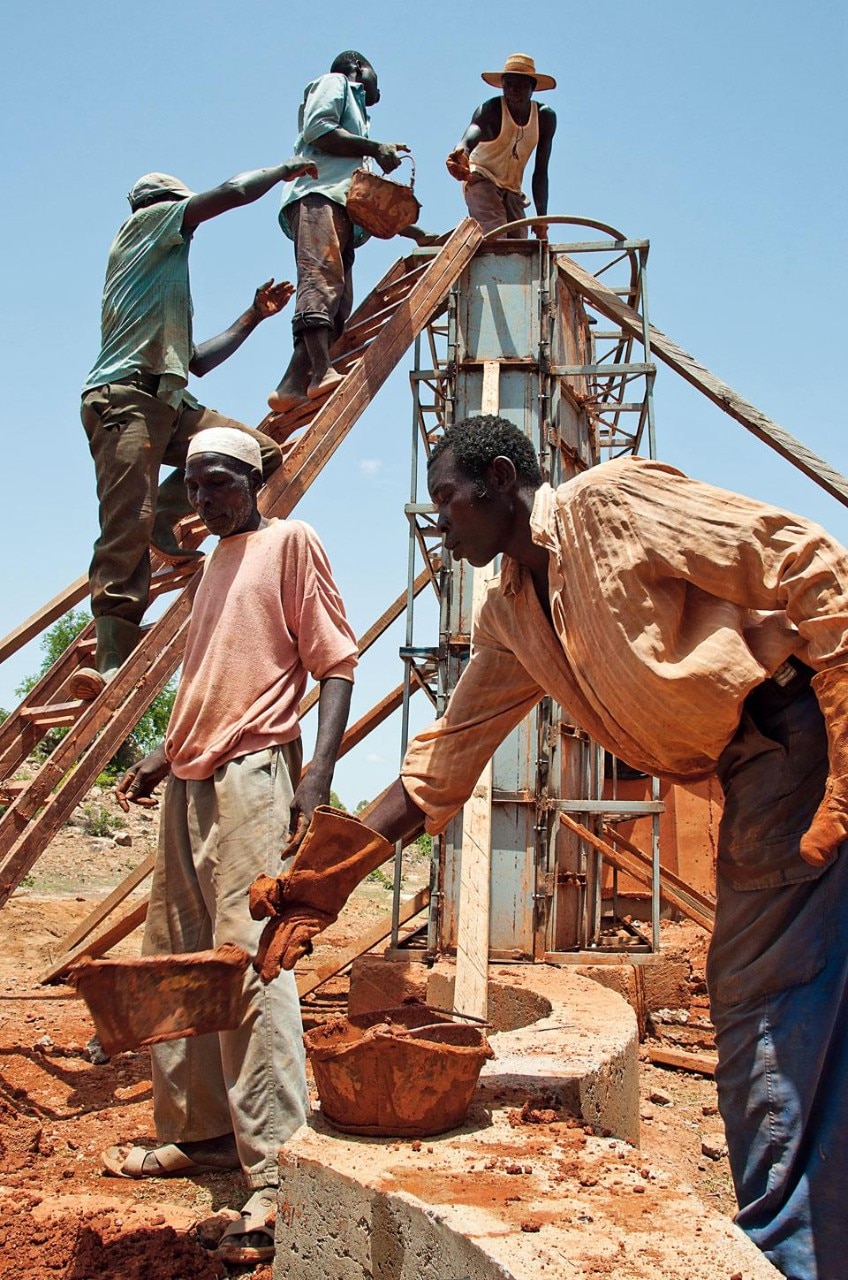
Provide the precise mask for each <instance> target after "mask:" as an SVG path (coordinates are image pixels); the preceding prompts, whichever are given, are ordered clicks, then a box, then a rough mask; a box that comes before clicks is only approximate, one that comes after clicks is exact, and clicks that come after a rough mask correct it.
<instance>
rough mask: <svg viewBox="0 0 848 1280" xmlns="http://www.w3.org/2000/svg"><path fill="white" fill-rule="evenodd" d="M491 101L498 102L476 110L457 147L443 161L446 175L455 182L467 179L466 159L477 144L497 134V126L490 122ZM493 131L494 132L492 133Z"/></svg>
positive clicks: (484, 105)
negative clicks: (445, 166)
mask: <svg viewBox="0 0 848 1280" xmlns="http://www.w3.org/2000/svg"><path fill="white" fill-rule="evenodd" d="M493 101H494V102H499V101H500V100H499V99H498V98H495V99H490V100H489V101H488V102H484V103H482V104H481V105H480V106H479V107H478V108H477V110H476V111H475V112H474V115H473V116H472V117H471V123H470V124H469V126H468V128H467V129H466V130H465V133H464V134H463V135H462V137H461V138H460V140H459V143H458V145H457V146H455V147H454V149H453V151H451V153H450V155H449V156H448V158H447V160H445V164H446V165H447V170H448V173H449V174H450V176H451V177H452V178H456V180H457V182H465V181H466V180H467V178H468V177H469V175H470V173H471V167H470V165H469V163H468V157H469V156H470V155H471V152H472V151H473V150H474V148H475V147H476V146H477V143H478V142H483V141H491V139H492V138H494V137H495V136H496V134H497V130H498V128H499V125H495V124H494V123H493V120H492V110H491V107H492V102H493ZM493 129H494V132H493V131H492V130H493Z"/></svg>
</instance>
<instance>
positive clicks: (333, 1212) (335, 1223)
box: [274, 961, 778, 1280]
mask: <svg viewBox="0 0 848 1280" xmlns="http://www.w3.org/2000/svg"><path fill="white" fill-rule="evenodd" d="M376 963H382V964H384V966H385V961H377V962H376ZM392 967H394V966H392ZM413 976H414V977H415V982H414V983H413V986H415V987H417V988H418V990H419V991H420V986H421V984H420V979H421V976H422V971H421V966H418V969H417V972H416V973H415V974H414V975H413ZM452 980H453V975H452V966H450V965H447V964H440V965H439V966H437V968H436V970H435V971H431V972H430V974H429V977H428V980H427V991H426V994H427V999H428V1001H429V1002H430V1003H431V1004H433V1005H441V1006H443V1007H446V1008H447V1007H449V1004H450V995H451V985H452ZM369 983H370V985H371V986H372V987H373V986H374V981H372V979H370V978H369ZM377 987H378V989H379V983H377ZM392 987H393V991H394V992H395V993H396V994H400V993H401V992H402V986H401V985H399V984H398V983H397V981H396V975H395V977H393V978H392ZM490 997H491V998H490V1008H491V1017H492V1021H493V1023H494V1026H495V1029H494V1030H493V1031H492V1032H491V1033H490V1039H491V1043H492V1047H493V1048H494V1050H495V1052H496V1054H497V1055H498V1056H497V1058H496V1060H495V1061H494V1062H489V1063H487V1064H486V1065H485V1067H484V1072H483V1075H482V1076H481V1080H480V1085H479V1087H478V1090H477V1093H476V1094H475V1098H474V1101H473V1103H472V1106H471V1110H470V1112H469V1116H468V1120H467V1121H466V1123H465V1124H464V1125H463V1126H462V1128H461V1129H457V1130H454V1131H453V1132H451V1133H447V1134H443V1135H440V1136H438V1137H434V1138H429V1139H423V1140H421V1141H409V1140H397V1139H379V1138H368V1139H365V1138H355V1137H350V1136H346V1135H344V1134H340V1133H336V1132H334V1131H333V1130H331V1129H330V1128H329V1127H328V1126H326V1125H325V1124H324V1122H323V1121H322V1119H321V1116H320V1113H318V1112H316V1113H315V1114H314V1115H313V1116H312V1118H311V1120H310V1122H309V1124H308V1125H306V1126H304V1127H303V1128H301V1129H300V1130H298V1132H297V1133H296V1134H295V1135H294V1136H293V1137H292V1138H291V1139H290V1141H289V1142H288V1143H286V1145H285V1147H284V1148H283V1149H282V1150H281V1153H280V1160H281V1180H282V1190H281V1201H280V1212H279V1215H278V1220H277V1255H276V1260H275V1263H274V1277H275V1280H283V1278H284V1277H285V1278H286V1280H315V1277H326V1280H495V1278H497V1280H531V1278H532V1280H538V1277H540V1276H542V1277H543V1276H545V1275H549V1276H551V1277H552V1278H553V1277H556V1278H557V1280H559V1278H560V1277H563V1278H564V1280H596V1278H597V1280H600V1277H605V1278H607V1280H608V1277H610V1276H613V1275H614V1276H616V1277H617V1280H637V1278H639V1280H641V1278H642V1277H646V1276H650V1277H651V1278H652V1280H724V1278H725V1277H726V1278H727V1280H730V1278H731V1277H742V1278H743V1280H774V1277H776V1276H777V1275H778V1273H777V1272H776V1271H775V1270H774V1268H773V1267H771V1266H770V1264H769V1263H768V1262H766V1261H765V1259H764V1258H763V1256H762V1255H761V1254H760V1253H759V1251H758V1250H757V1249H756V1248H755V1247H754V1246H753V1245H752V1244H751V1243H750V1242H749V1241H748V1240H747V1239H746V1238H745V1236H743V1235H742V1233H741V1232H740V1231H738V1230H737V1229H736V1228H735V1227H734V1226H733V1224H732V1223H731V1222H729V1221H728V1220H727V1219H726V1218H723V1217H722V1216H720V1215H718V1214H716V1213H713V1212H712V1211H710V1210H709V1209H707V1208H706V1207H705V1206H703V1205H701V1204H700V1203H699V1202H698V1200H697V1199H696V1197H695V1196H694V1194H693V1193H692V1192H691V1191H689V1190H688V1189H687V1188H682V1187H676V1186H673V1185H672V1184H671V1182H670V1179H669V1177H668V1176H667V1175H665V1174H664V1173H663V1172H662V1170H661V1169H659V1168H655V1167H649V1166H647V1165H646V1163H645V1161H644V1158H643V1157H642V1156H640V1153H639V1151H638V1146H637V1145H636V1144H637V1143H638V1089H637V1069H638V1067H637V1060H636V1048H637V1041H636V1025H635V1018H634V1015H633V1012H632V1010H631V1009H630V1008H629V1006H628V1005H627V1004H626V1003H625V1002H624V1001H623V1000H622V999H621V997H620V996H618V995H617V994H616V993H615V992H612V991H608V990H606V989H605V988H603V987H600V986H598V985H597V984H595V983H593V982H591V981H590V980H589V979H587V978H582V977H580V975H578V974H575V973H573V972H572V971H570V970H561V969H555V968H553V967H547V966H540V965H533V966H504V967H496V968H495V969H494V970H493V979H492V982H491V984H490ZM388 1003H393V1001H389V1002H388ZM377 1007H379V1006H377ZM384 1007H385V1005H384ZM498 1028H501V1029H498ZM612 1135H616V1136H612ZM624 1139H627V1140H624Z"/></svg>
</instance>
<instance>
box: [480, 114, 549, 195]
mask: <svg viewBox="0 0 848 1280" xmlns="http://www.w3.org/2000/svg"><path fill="white" fill-rule="evenodd" d="M538 141H539V104H538V102H531V103H530V119H529V120H528V121H527V123H526V124H525V125H520V124H516V123H515V121H514V120H513V118H512V116H511V115H510V114H509V109H508V107H507V105H506V99H505V98H501V131H500V133H499V134H498V136H497V137H496V138H493V139H492V141H491V142H478V143H477V146H476V147H475V148H474V150H473V151H472V152H471V155H470V156H469V160H470V162H471V172H472V173H480V174H482V175H483V177H484V178H489V179H490V180H491V181H492V182H494V184H495V186H498V187H503V188H504V189H505V190H506V191H519V192H520V191H521V179H522V178H523V176H524V167H525V165H526V164H527V161H528V160H529V159H530V156H531V155H532V154H533V151H534V150H535V149H536V144H537V142H538Z"/></svg>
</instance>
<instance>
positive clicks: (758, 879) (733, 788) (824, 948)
mask: <svg viewBox="0 0 848 1280" xmlns="http://www.w3.org/2000/svg"><path fill="white" fill-rule="evenodd" d="M722 765H723V766H724V768H723V776H722V783H723V786H724V787H725V791H726V796H727V803H726V807H725V818H724V820H723V822H722V829H721V832H720V853H719V890H718V903H717V908H716V927H715V931H714V934H713V940H712V944H711V947H710V957H709V964H708V970H707V977H708V982H709V988H710V1000H711V1007H712V1016H713V1021H714V1023H715V1026H716V1036H717V1043H718V1052H719V1064H718V1069H717V1071H716V1084H717V1086H718V1094H719V1106H720V1109H721V1113H722V1117H723V1119H724V1123H725V1128H726V1132H727V1142H728V1150H729V1155H730V1164H731V1170H732V1173H733V1179H734V1185H735V1188H736V1195H737V1199H738V1202H739V1214H738V1217H737V1221H738V1223H739V1226H740V1227H742V1229H743V1230H744V1231H745V1232H746V1233H747V1234H748V1235H749V1236H750V1237H751V1239H752V1240H753V1241H754V1242H755V1244H757V1245H758V1246H759V1248H760V1249H762V1251H763V1253H764V1254H765V1255H766V1257H767V1258H768V1259H769V1260H770V1261H771V1262H772V1263H773V1264H774V1265H775V1266H776V1267H777V1268H778V1269H779V1270H780V1271H781V1272H782V1273H783V1274H784V1275H785V1276H787V1277H791V1278H792V1280H839V1278H840V1277H841V1276H843V1275H844V1274H845V1259H844V1256H843V1255H844V1252H845V1247H844V1238H845V1229H844V1221H845V1216H844V1215H845V1207H844V1206H845V1195H846V1192H848V1038H846V1036H845V1032H844V1027H845V1025H846V1022H848V913H846V912H845V909H844V903H845V901H846V897H848V846H843V848H842V850H841V852H840V855H839V857H838V858H837V860H836V862H835V863H834V864H832V865H830V866H829V867H828V868H827V869H825V870H824V871H823V872H822V871H820V870H816V869H813V868H811V867H809V866H807V864H806V863H804V862H803V861H802V860H801V858H800V855H799V854H798V853H797V846H798V842H799V841H800V835H801V834H802V832H803V830H804V829H805V826H806V823H807V822H808V821H809V818H810V817H811V816H812V812H813V811H814V810H815V807H816V805H817V803H818V800H819V798H820V797H821V794H822V790H823V786H824V777H825V775H826V771H827V754H826V740H825V735H824V729H823V724H822V720H821V715H820V713H819V711H818V707H817V705H816V703H815V698H814V696H813V694H812V693H811V692H810V691H807V692H806V693H805V694H804V695H803V696H802V697H799V698H798V699H797V700H796V701H795V702H793V703H792V704H791V705H790V706H788V707H786V708H784V709H782V710H781V711H779V712H777V713H775V714H773V715H771V716H767V717H758V719H757V721H756V722H755V721H754V720H753V719H752V718H751V717H750V716H748V714H747V713H746V714H745V716H743V722H742V725H741V726H740V731H739V733H738V734H737V736H736V738H735V739H734V741H733V743H732V744H731V745H730V747H728V749H727V751H726V752H725V755H724V756H723V757H722ZM770 867H771V868H772V871H771V875H770V871H769V868H770ZM769 878H771V879H773V880H774V883H773V884H765V883H763V882H764V880H767V879H769Z"/></svg>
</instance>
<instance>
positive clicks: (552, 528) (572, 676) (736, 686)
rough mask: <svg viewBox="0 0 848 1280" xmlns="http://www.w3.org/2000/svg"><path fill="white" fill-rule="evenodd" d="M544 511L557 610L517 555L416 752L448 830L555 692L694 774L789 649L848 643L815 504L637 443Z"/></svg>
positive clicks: (608, 744) (847, 559) (623, 748)
mask: <svg viewBox="0 0 848 1280" xmlns="http://www.w3.org/2000/svg"><path fill="white" fill-rule="evenodd" d="M530 526H531V533H532V536H533V539H534V541H535V542H536V543H537V545H540V546H543V547H545V548H546V549H547V551H548V553H549V562H548V599H549V604H550V614H551V620H550V622H549V621H548V619H547V618H546V617H545V615H544V613H543V612H542V609H541V606H540V604H539V602H538V600H537V598H536V593H535V588H534V586H533V583H532V581H531V579H530V575H529V574H526V573H524V572H523V571H522V569H521V567H520V566H519V565H517V564H515V563H514V562H512V561H510V560H509V559H508V558H507V557H504V561H503V565H502V568H501V574H500V579H499V580H498V582H497V584H492V586H491V587H490V590H489V594H488V595H487V597H486V600H485V602H484V605H483V609H482V610H481V613H480V618H479V620H478V626H479V625H480V624H481V623H483V624H484V625H483V630H482V631H481V633H480V635H479V639H477V633H476V632H475V640H476V641H477V644H478V645H479V648H478V649H477V650H476V651H475V656H474V657H473V658H472V660H471V662H470V663H469V667H468V671H467V672H466V673H465V674H464V675H463V677H462V680H461V681H460V682H459V684H458V685H457V688H456V690H455V692H454V695H453V699H452V700H451V703H450V705H449V707H448V711H447V713H446V715H445V716H444V717H443V719H442V720H440V721H438V722H437V723H436V724H435V725H433V726H432V727H431V729H429V730H427V731H425V733H423V734H420V735H419V736H418V738H416V739H415V741H414V742H413V743H412V744H410V750H409V753H408V754H407V758H406V761H405V762H404V767H403V774H404V786H405V787H406V790H407V791H408V792H409V794H410V795H411V796H412V797H413V799H415V800H416V802H417V803H419V804H420V806H421V808H422V809H423V810H424V811H425V813H426V814H427V815H428V821H429V822H430V823H431V826H432V829H433V830H438V829H439V828H440V826H441V825H444V822H445V821H447V819H448V818H449V817H450V816H451V813H452V812H453V811H454V810H455V809H456V808H458V807H459V805H461V804H462V803H463V802H464V800H465V799H466V798H467V796H468V795H469V794H470V792H471V790H472V789H473V787H474V784H475V783H476V781H477V777H478V775H479V772H480V769H481V768H482V765H483V764H484V763H485V761H486V759H487V758H488V755H489V754H491V751H492V750H493V749H494V747H495V746H497V744H498V743H499V742H500V741H501V739H502V738H503V737H504V736H505V735H506V733H507V732H508V731H509V730H510V729H511V728H512V727H513V725H514V724H516V723H518V721H519V720H520V719H521V716H522V714H523V713H524V712H523V711H522V710H521V709H520V708H521V707H522V706H524V709H525V710H526V709H528V708H529V706H531V705H532V702H533V701H535V700H536V699H537V698H538V697H539V696H540V694H541V692H544V693H547V694H550V695H551V697H552V698H553V699H554V700H555V702H557V703H559V705H560V706H561V707H562V708H563V709H564V711H565V714H566V715H567V716H568V718H569V719H570V720H572V721H573V722H574V723H575V724H577V725H579V726H580V727H581V728H582V729H584V730H585V731H586V732H587V733H588V734H590V736H591V737H592V738H594V740H595V741H596V742H598V743H600V744H601V745H602V746H603V747H605V748H606V749H607V750H608V751H611V752H613V753H614V754H615V755H617V756H618V757H619V758H620V759H622V760H624V761H626V762H627V763H628V764H630V765H632V766H633V767H634V768H637V769H644V770H646V771H647V772H649V773H654V774H658V775H659V776H662V777H667V778H670V779H673V780H676V781H684V780H689V779H694V778H700V777H705V776H707V775H708V774H710V773H712V772H713V771H714V769H715V765H716V762H717V760H718V757H719V756H720V754H721V752H722V751H723V750H724V748H725V746H726V745H727V743H728V742H729V741H730V739H731V737H732V736H733V734H734V732H735V730H736V727H737V725H738V723H739V716H740V714H741V708H742V704H743V702H744V700H745V697H746V696H747V694H748V693H749V692H750V691H751V690H752V689H753V688H754V687H755V686H756V685H758V684H760V683H761V682H762V681H763V680H764V679H766V678H767V677H768V676H769V675H771V674H772V673H773V672H774V671H775V670H776V669H777V668H778V667H779V666H780V664H781V663H782V662H784V661H785V660H786V658H787V657H789V656H790V655H795V656H797V657H799V658H801V659H802V660H803V661H805V662H807V663H809V665H810V666H812V667H813V668H815V669H817V670H821V669H823V668H826V667H828V666H832V665H835V664H837V663H841V662H845V661H846V660H848V553H846V551H845V548H844V547H842V546H841V545H840V544H839V543H838V542H837V541H836V540H835V539H834V538H832V537H830V536H829V535H828V534H827V533H826V532H825V530H824V529H822V528H821V526H819V525H817V524H815V523H813V522H812V521H809V520H806V519H804V518H803V517H801V516H796V515H793V514H792V513H790V512H787V511H783V510H781V509H780V508H778V507H773V506H770V505H769V504H768V503H763V502H758V501H756V500H755V499H753V498H746V497H744V496H743V495H741V494H736V493H732V492H730V491H728V490H724V489H719V488H716V487H715V486H713V485H709V484H704V483H703V482H701V481H698V480H692V479H690V478H689V477H687V476H684V475H682V474H681V473H680V472H679V471H676V470H675V469H674V468H673V467H669V466H666V465H665V464H663V463H659V462H653V461H649V460H646V459H641V458H626V459H618V460H615V461H613V462H607V463H603V464H601V465H600V466H597V467H592V468H590V469H589V470H588V471H586V472H584V473H583V474H582V475H580V476H577V477H575V478H574V479H573V480H570V481H567V482H566V483H565V484H563V485H560V486H559V488H557V489H552V488H551V487H550V486H549V485H543V486H542V487H541V489H539V491H538V492H537V494H536V498H535V501H534V505H533V510H532V514H531V521H530ZM457 698H459V702H458V704H457V705H455V703H456V700H457ZM525 701H526V705H525Z"/></svg>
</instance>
